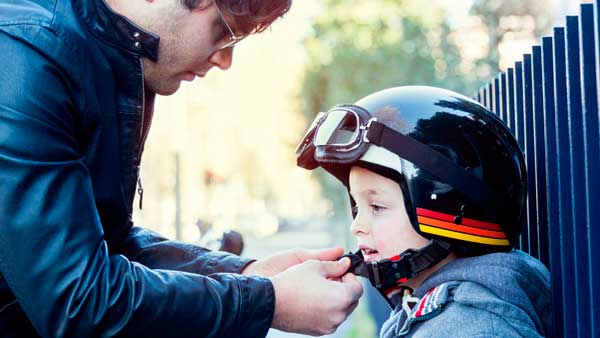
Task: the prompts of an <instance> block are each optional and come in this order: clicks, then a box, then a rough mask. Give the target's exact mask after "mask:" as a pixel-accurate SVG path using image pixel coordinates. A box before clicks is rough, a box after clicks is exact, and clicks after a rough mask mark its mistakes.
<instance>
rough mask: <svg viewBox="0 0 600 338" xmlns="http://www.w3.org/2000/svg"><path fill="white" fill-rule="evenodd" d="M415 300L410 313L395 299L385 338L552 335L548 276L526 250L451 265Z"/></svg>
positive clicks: (422, 288) (416, 293) (383, 331)
mask: <svg viewBox="0 0 600 338" xmlns="http://www.w3.org/2000/svg"><path fill="white" fill-rule="evenodd" d="M412 296H413V297H416V298H418V302H416V304H415V305H413V306H412V308H410V307H408V308H407V310H404V309H403V307H402V297H401V296H400V295H398V296H396V297H395V298H392V302H393V303H395V309H394V310H393V311H392V313H391V315H390V318H389V319H388V320H387V321H386V322H385V324H384V325H383V327H382V329H381V337H382V338H395V337H412V338H421V337H438V338H445V337H452V338H471V337H472V338H475V337H477V338H483V337H486V338H490V337H502V338H511V337H551V336H552V319H551V318H552V308H551V294H550V273H549V272H548V269H546V267H545V266H544V265H543V264H542V263H541V262H540V261H538V260H536V259H535V258H533V257H531V256H529V255H527V254H526V253H524V252H522V251H517V250H514V251H512V252H510V253H494V254H489V255H484V256H477V257H469V258H460V259H457V260H455V261H452V262H450V263H448V264H446V265H445V266H443V267H442V268H441V269H439V270H438V271H436V272H435V273H434V274H432V275H431V276H429V278H427V279H426V280H425V281H424V282H423V284H422V285H421V286H420V287H419V288H418V289H416V290H415V291H414V293H413V295H412ZM406 305H408V303H407V304H406ZM406 305H405V307H406ZM410 305H412V304H410ZM410 305H409V306H410ZM407 311H409V312H410V315H407Z"/></svg>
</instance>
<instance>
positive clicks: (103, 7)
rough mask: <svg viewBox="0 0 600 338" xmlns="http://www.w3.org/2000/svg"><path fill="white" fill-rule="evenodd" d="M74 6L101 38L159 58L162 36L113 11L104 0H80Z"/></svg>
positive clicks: (135, 52) (134, 51)
mask: <svg viewBox="0 0 600 338" xmlns="http://www.w3.org/2000/svg"><path fill="white" fill-rule="evenodd" d="M74 6H75V8H76V9H77V11H78V12H79V15H80V16H81V18H82V19H83V21H84V22H85V23H86V24H87V26H88V27H89V29H90V30H91V31H92V32H93V33H94V34H95V35H96V36H98V37H99V38H101V39H103V40H105V41H107V42H108V43H110V44H113V45H116V46H117V47H119V48H121V49H124V50H127V51H129V52H131V53H133V54H136V55H140V56H143V57H146V58H148V59H150V60H151V61H152V62H156V61H157V60H158V44H159V41H160V37H159V36H158V35H156V34H153V33H151V32H148V31H146V30H144V29H142V28H141V27H139V26H137V25H136V24H134V23H133V22H131V20H129V19H128V18H126V17H124V16H122V15H120V14H118V13H116V12H115V11H113V10H112V9H111V8H110V7H109V6H108V5H107V4H106V2H105V1H104V0H78V1H74Z"/></svg>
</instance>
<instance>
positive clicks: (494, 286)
mask: <svg viewBox="0 0 600 338" xmlns="http://www.w3.org/2000/svg"><path fill="white" fill-rule="evenodd" d="M452 281H457V282H465V281H468V282H472V283H475V284H478V285H481V286H483V287H485V288H487V289H488V290H490V291H491V292H492V293H494V294H495V295H496V296H497V297H498V298H499V299H501V300H502V301H504V302H508V303H511V304H513V305H515V306H517V307H519V308H520V309H522V310H523V311H525V312H526V313H527V314H528V315H529V317H530V318H531V320H532V321H533V323H534V324H535V326H536V329H537V330H538V332H540V333H542V334H545V335H548V334H550V333H551V332H552V331H551V330H552V304H551V303H552V296H551V290H550V272H549V271H548V269H546V267H545V266H544V265H543V264H542V263H541V262H540V261H538V260H537V259H535V258H533V257H531V256H529V255H528V254H526V253H524V252H522V251H519V250H513V251H511V252H509V253H493V254H488V255H483V256H476V257H466V258H460V259H457V260H455V261H452V262H450V263H448V264H446V265H445V266H443V267H442V268H441V269H439V270H438V271H436V272H435V273H433V274H432V275H431V276H429V277H428V278H427V279H426V280H425V281H424V282H423V284H422V285H421V286H420V287H419V288H417V289H416V290H415V291H414V293H413V296H415V297H418V298H422V297H423V296H424V295H425V293H427V292H428V291H429V290H431V289H433V288H435V287H437V286H439V285H441V284H443V283H446V282H452ZM395 300H396V301H399V300H400V299H399V298H396V299H395ZM399 306H400V304H398V306H397V307H399ZM400 309H401V307H400Z"/></svg>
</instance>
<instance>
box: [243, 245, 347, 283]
mask: <svg viewBox="0 0 600 338" xmlns="http://www.w3.org/2000/svg"><path fill="white" fill-rule="evenodd" d="M343 254H344V249H342V248H329V249H322V250H301V249H295V250H288V251H282V252H280V253H276V254H274V255H271V256H269V257H266V258H263V259H261V260H258V261H256V262H252V263H250V264H249V265H248V266H246V267H245V268H244V270H243V271H242V275H246V276H262V277H272V276H275V275H276V274H278V273H280V272H283V271H285V270H287V269H289V268H291V267H292V266H294V265H297V264H300V263H302V262H306V261H308V260H311V259H312V260H318V261H334V260H336V259H338V258H340V257H341V256H342V255H343Z"/></svg>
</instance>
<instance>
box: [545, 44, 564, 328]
mask: <svg viewBox="0 0 600 338" xmlns="http://www.w3.org/2000/svg"><path fill="white" fill-rule="evenodd" d="M554 80H555V76H554V54H553V41H552V38H551V37H544V38H543V39H542V83H543V87H542V90H543V93H544V112H543V113H544V119H543V121H544V122H545V123H546V126H545V128H544V139H543V140H544V144H545V148H544V152H545V156H546V161H545V166H546V180H545V185H546V193H547V198H548V199H547V203H548V204H547V211H548V213H547V215H548V216H547V220H548V236H547V237H545V238H543V239H542V240H543V241H546V242H547V243H548V248H549V249H548V251H549V252H548V255H549V262H550V263H549V265H548V267H549V269H550V273H551V279H552V281H554V282H555V283H556V282H560V281H561V267H562V256H561V253H560V247H561V232H560V224H559V219H560V215H559V206H558V184H559V182H558V181H559V179H558V151H557V144H556V143H557V135H556V107H555V102H556V100H555V95H554V93H555V82H554ZM542 164H544V163H542ZM561 289H562V285H561V286H560V287H559V286H558V285H556V286H555V287H553V288H552V309H553V323H554V332H555V334H556V335H557V336H558V337H562V336H563V333H562V332H563V325H562V322H563V320H562V319H563V318H562V313H563V301H562V292H561Z"/></svg>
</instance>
